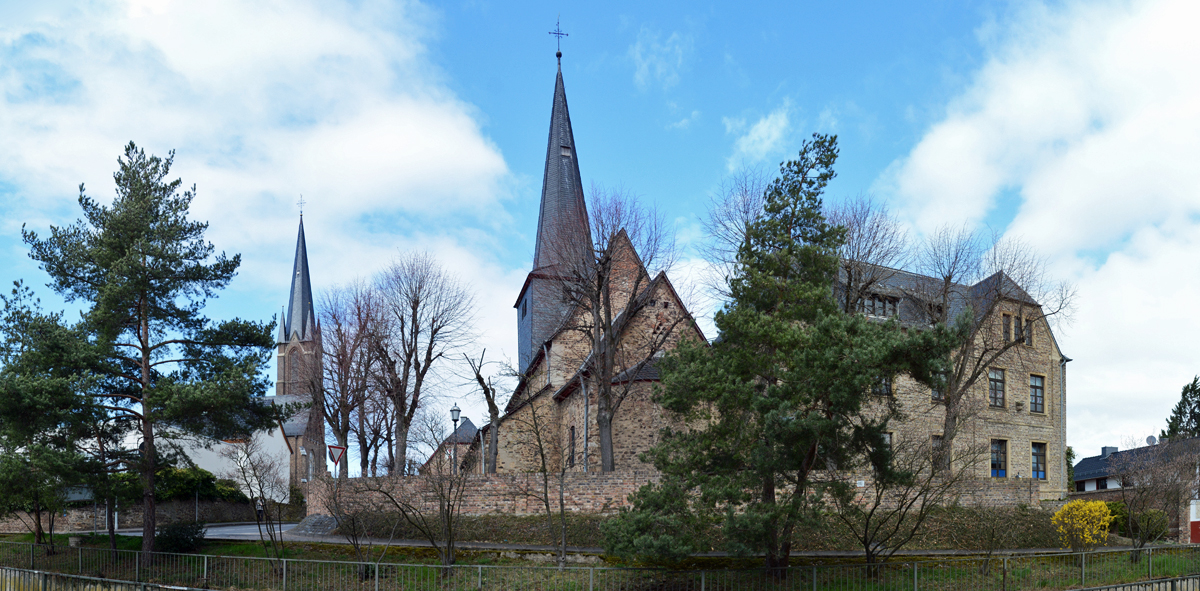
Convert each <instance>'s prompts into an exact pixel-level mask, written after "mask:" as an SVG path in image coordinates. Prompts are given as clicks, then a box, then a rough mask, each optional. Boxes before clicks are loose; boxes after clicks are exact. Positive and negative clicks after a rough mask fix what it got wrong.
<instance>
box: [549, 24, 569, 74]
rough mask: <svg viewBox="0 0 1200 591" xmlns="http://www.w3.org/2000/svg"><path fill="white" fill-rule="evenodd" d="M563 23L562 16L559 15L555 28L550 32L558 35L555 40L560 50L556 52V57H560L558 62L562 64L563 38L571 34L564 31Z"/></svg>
mask: <svg viewBox="0 0 1200 591" xmlns="http://www.w3.org/2000/svg"><path fill="white" fill-rule="evenodd" d="M561 23H562V17H559V18H558V19H557V20H555V21H554V30H553V31H550V34H551V35H554V36H555V37H556V38H555V40H554V41H555V45H557V46H558V51H556V52H555V53H554V57H557V58H558V63H559V64H560V65H561V64H562V38H563V37H567V36H569V34H567V33H564V32H563V30H562V27H561V26H560V25H561Z"/></svg>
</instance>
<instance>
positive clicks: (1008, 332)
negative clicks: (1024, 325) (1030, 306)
mask: <svg viewBox="0 0 1200 591" xmlns="http://www.w3.org/2000/svg"><path fill="white" fill-rule="evenodd" d="M1011 340H1012V316H1009V315H1008V314H1005V315H1004V342H1005V343H1007V342H1009V341H1011Z"/></svg>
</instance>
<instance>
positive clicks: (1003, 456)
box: [992, 439, 1008, 478]
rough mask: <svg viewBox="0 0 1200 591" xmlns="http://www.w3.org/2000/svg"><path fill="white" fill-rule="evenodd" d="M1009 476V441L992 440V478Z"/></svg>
mask: <svg viewBox="0 0 1200 591" xmlns="http://www.w3.org/2000/svg"><path fill="white" fill-rule="evenodd" d="M1006 476H1008V442H1007V441H1005V440H1003V439H993V440H992V478H1004V477H1006Z"/></svg>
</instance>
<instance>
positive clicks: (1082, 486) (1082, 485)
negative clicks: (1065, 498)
mask: <svg viewBox="0 0 1200 591" xmlns="http://www.w3.org/2000/svg"><path fill="white" fill-rule="evenodd" d="M1085 490H1087V483H1086V482H1084V481H1082V480H1080V481H1079V482H1076V483H1075V492H1083V491H1085Z"/></svg>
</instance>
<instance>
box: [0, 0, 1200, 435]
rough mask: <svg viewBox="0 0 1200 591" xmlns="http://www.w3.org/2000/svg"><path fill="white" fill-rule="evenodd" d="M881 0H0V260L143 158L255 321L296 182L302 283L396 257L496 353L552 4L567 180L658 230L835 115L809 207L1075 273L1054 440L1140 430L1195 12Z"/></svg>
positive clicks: (1194, 286) (549, 64) (1194, 192)
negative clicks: (836, 154)
mask: <svg viewBox="0 0 1200 591" xmlns="http://www.w3.org/2000/svg"><path fill="white" fill-rule="evenodd" d="M900 4H901V3H894V2H873V3H872V2H862V3H832V2H779V3H775V4H767V3H756V5H755V6H746V5H745V3H733V2H729V3H723V4H706V3H692V2H679V3H666V2H663V3H644V2H625V3H599V4H598V3H571V2H563V3H547V2H531V3H524V5H523V6H521V7H520V8H514V7H513V6H511V5H510V3H498V2H491V1H488V0H475V1H467V2H457V1H453V0H452V1H449V2H443V3H438V4H430V5H424V4H418V3H391V2H375V1H372V0H364V1H361V2H351V3H342V2H335V1H324V2H304V1H294V2H286V3H285V2H279V1H273V0H248V1H238V2H231V1H224V0H214V1H210V2H182V1H172V0H129V1H124V2H123V1H119V0H112V1H92V2H39V3H28V2H5V3H0V280H3V281H5V282H8V281H11V280H16V279H19V278H24V279H25V280H26V281H27V283H29V284H31V285H34V286H37V287H39V288H40V287H41V286H42V285H43V284H44V283H45V282H46V278H45V276H44V275H43V274H42V273H41V272H40V271H39V270H38V269H37V267H36V265H35V264H33V262H32V261H30V260H29V259H28V257H27V251H26V249H25V247H24V245H23V244H22V243H21V240H20V229H21V226H22V224H25V225H27V227H29V228H30V229H34V230H39V231H44V230H45V229H46V228H47V227H48V226H49V225H50V224H65V223H69V222H70V221H71V220H73V219H75V218H76V217H78V215H79V213H78V207H77V205H76V203H75V197H76V195H77V189H76V187H77V186H78V185H79V184H80V183H85V184H86V185H87V190H88V192H89V193H90V194H91V195H92V196H95V197H100V198H108V196H110V195H112V190H113V184H112V176H111V175H112V171H113V170H114V169H115V167H116V158H117V156H118V155H119V154H120V153H121V149H122V146H123V145H124V144H125V143H126V142H128V141H130V140H133V141H136V142H137V143H138V144H139V145H140V146H143V147H145V148H146V149H147V150H148V151H150V152H153V153H156V154H160V155H165V154H166V153H167V152H168V151H169V150H175V152H176V166H175V172H176V173H178V175H179V176H180V177H182V178H183V180H184V182H185V184H187V185H191V184H193V183H194V184H196V185H197V189H198V197H197V199H196V201H195V203H194V207H193V216H194V217H195V218H197V219H203V220H209V221H210V223H211V226H210V232H209V237H210V239H211V240H212V241H213V242H214V243H215V244H216V245H217V247H218V248H219V249H223V250H225V251H227V252H240V253H242V255H243V261H244V263H243V267H242V269H241V273H240V275H239V276H238V278H237V279H236V280H235V282H234V283H233V285H232V286H231V288H230V289H228V290H227V291H226V292H224V293H223V295H222V296H221V298H220V299H219V300H217V301H215V302H213V303H212V304H211V305H210V307H209V311H210V313H211V314H212V315H213V316H215V317H227V316H233V315H237V316H242V317H248V318H256V319H267V318H270V317H271V316H272V315H273V314H278V312H279V309H280V307H281V306H282V305H283V304H284V303H285V299H286V296H287V281H288V277H289V275H290V271H291V268H290V265H291V256H292V252H293V248H294V241H295V233H296V223H297V220H298V210H297V206H296V201H297V200H298V199H299V196H300V195H301V194H303V195H304V199H305V201H307V205H306V206H305V219H306V223H305V226H306V230H307V237H308V245H309V255H310V259H311V266H312V270H313V280H314V283H315V284H316V287H317V289H318V290H320V289H326V288H329V287H332V286H334V285H336V284H339V283H343V282H346V281H350V280H353V279H355V278H367V277H370V276H371V275H372V274H373V273H374V272H376V271H377V270H378V269H380V268H381V267H383V266H384V265H385V264H386V263H387V262H388V260H389V259H390V258H391V257H393V256H394V255H395V254H396V253H398V252H401V251H407V250H413V249H425V250H428V251H430V252H432V253H434V254H435V255H436V256H437V257H438V258H439V259H440V260H441V261H442V262H443V263H444V264H445V265H446V266H447V267H449V268H451V269H453V270H454V271H455V272H456V273H458V274H460V275H461V276H462V277H463V278H464V279H465V280H466V281H468V282H470V283H471V285H472V286H473V288H474V289H475V291H476V292H477V293H478V294H479V303H480V309H479V313H478V315H479V319H480V320H479V330H480V333H481V341H480V342H481V346H487V347H488V350H489V354H496V355H507V356H510V357H515V356H516V351H515V343H516V331H515V314H514V312H513V310H512V308H511V306H512V302H513V300H514V299H515V297H516V294H517V290H518V289H519V288H520V286H521V282H522V280H523V278H524V274H525V272H526V271H527V270H528V266H529V264H530V260H531V258H532V250H533V232H534V229H535V228H534V226H535V224H536V219H537V210H536V206H537V200H538V196H539V192H540V183H541V178H542V169H543V163H544V158H545V148H546V143H545V142H546V132H547V129H548V125H549V110H550V102H551V97H552V93H553V85H554V71H555V70H554V68H555V61H554V50H555V45H554V40H553V38H552V37H550V36H549V35H547V32H548V31H549V30H550V29H553V28H554V24H555V19H556V18H558V17H559V16H560V15H561V19H562V27H563V30H565V31H566V32H568V33H569V34H570V36H569V37H567V38H566V39H564V41H563V46H562V49H563V53H564V57H563V66H562V67H563V75H564V78H565V81H566V88H567V96H568V98H569V100H570V105H571V115H572V120H573V124H574V129H575V139H576V143H577V149H578V154H579V159H580V164H581V168H582V173H583V177H584V183H585V185H590V184H591V183H593V182H594V183H597V184H599V185H602V186H605V187H624V188H625V189H628V190H630V191H632V192H633V193H636V194H637V195H640V196H641V197H642V198H643V199H644V200H646V201H647V202H653V203H655V204H657V206H658V207H660V208H661V209H662V210H663V211H664V212H666V213H667V215H668V216H669V218H670V219H672V220H674V222H675V227H676V230H677V232H678V236H679V239H680V243H681V244H682V245H683V246H684V247H685V249H690V247H691V246H693V245H694V244H695V243H696V242H697V241H699V240H702V239H703V233H702V232H701V231H700V230H699V218H700V216H701V215H702V214H703V213H704V209H705V206H706V204H707V203H708V200H709V196H710V195H711V194H712V193H713V192H714V191H715V190H716V189H717V187H718V186H719V185H720V184H721V182H722V180H723V179H725V178H727V176H728V175H729V174H730V173H731V172H732V171H735V170H737V169H739V168H741V167H745V166H749V167H755V166H760V167H764V168H765V169H767V170H770V169H772V168H774V167H775V166H776V165H778V163H779V162H780V161H781V160H783V159H784V158H786V157H787V156H789V155H791V154H794V153H795V150H796V149H797V148H798V146H799V144H800V142H801V141H802V140H803V139H804V138H806V137H808V136H809V135H810V134H811V133H812V132H814V131H817V132H826V133H837V134H838V135H839V140H840V145H841V154H842V155H841V158H840V160H839V161H838V166H837V168H838V171H839V175H840V176H839V178H838V179H837V180H836V181H835V182H834V183H832V184H831V185H830V189H829V199H830V200H831V201H838V200H841V199H845V198H847V197H851V196H854V195H858V194H861V193H871V194H873V195H875V197H876V198H877V199H879V200H882V201H886V202H887V203H888V204H889V205H890V206H891V207H892V208H893V209H894V210H895V211H896V212H897V213H898V214H899V215H900V216H901V217H902V218H903V219H904V220H905V223H907V224H909V226H910V228H911V229H912V231H913V232H914V233H915V234H916V235H920V234H921V233H922V232H928V231H930V230H932V229H934V228H936V227H938V226H939V225H941V224H947V223H949V224H954V225H959V224H969V225H971V226H973V227H976V228H979V229H981V230H985V231H997V232H1002V233H1005V234H1008V235H1011V236H1014V237H1020V238H1022V239H1023V240H1025V241H1026V242H1028V243H1030V244H1032V245H1033V246H1035V247H1036V248H1037V249H1038V250H1039V251H1040V252H1041V253H1042V254H1044V255H1045V256H1046V257H1047V260H1048V261H1049V266H1050V269H1051V272H1052V274H1053V275H1054V276H1055V277H1058V278H1061V279H1064V280H1068V281H1070V282H1072V283H1074V284H1075V285H1076V286H1077V288H1078V293H1079V296H1078V300H1077V307H1076V313H1075V314H1074V317H1073V320H1072V322H1071V323H1070V324H1068V325H1064V326H1060V327H1059V328H1058V332H1057V336H1058V340H1059V343H1060V344H1061V346H1062V349H1063V351H1064V352H1065V353H1066V354H1067V355H1068V356H1070V357H1072V358H1073V359H1074V360H1075V361H1073V362H1072V363H1071V364H1070V366H1069V371H1070V379H1069V389H1068V408H1069V411H1068V441H1069V443H1070V444H1071V445H1073V446H1075V448H1076V449H1077V450H1078V451H1079V453H1080V455H1081V456H1087V455H1094V454H1095V453H1098V451H1099V447H1100V446H1101V445H1105V444H1123V442H1124V441H1125V440H1126V439H1128V438H1130V437H1137V438H1144V437H1145V436H1146V435H1149V434H1151V433H1157V431H1158V430H1159V429H1160V428H1161V427H1162V426H1163V424H1164V423H1165V418H1166V416H1167V415H1168V414H1169V411H1170V408H1171V406H1172V405H1173V404H1174V403H1175V401H1176V400H1177V399H1178V396H1179V390H1180V388H1181V387H1182V386H1183V384H1185V383H1186V382H1189V381H1190V380H1191V378H1192V376H1193V375H1195V374H1197V373H1200V355H1198V354H1197V347H1196V346H1195V345H1194V344H1193V343H1194V338H1195V335H1198V334H1200V314H1191V313H1184V308H1185V307H1187V306H1185V305H1184V304H1185V302H1191V301H1194V300H1196V295H1195V294H1197V293H1200V273H1198V271H1200V167H1198V166H1197V165H1196V161H1197V160H1198V159H1200V63H1198V62H1200V38H1198V37H1197V36H1196V35H1195V34H1194V32H1193V31H1191V30H1190V28H1191V26H1190V25H1191V24H1192V23H1195V22H1196V20H1197V17H1200V14H1198V13H1200V9H1197V8H1196V7H1195V6H1194V5H1191V4H1190V3H1188V2H1185V1H1172V0H1148V1H1129V2H1103V1H1094V2H1050V3H1042V2H1033V1H1016V2H975V3H967V2H944V1H940V0H929V1H927V2H917V3H902V4H903V6H901V5H900ZM1189 6H1190V8H1189ZM686 252H689V253H694V251H691V250H687V251H686ZM691 256H694V254H692V255H691ZM697 264H698V263H697V262H696V261H692V265H691V266H693V267H694V266H696V265H697ZM41 293H42V295H43V298H44V300H45V301H46V302H47V303H48V305H49V306H50V307H58V306H62V302H61V300H58V299H57V298H56V297H55V296H54V295H53V294H52V293H50V292H49V291H48V290H46V289H44V288H42V289H41ZM1188 305H1190V304H1188ZM459 403H460V404H461V405H462V406H464V408H466V409H467V413H468V416H471V417H472V418H473V419H478V418H479V417H480V416H482V414H483V407H482V405H480V404H479V403H477V402H475V401H473V400H462V401H459Z"/></svg>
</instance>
